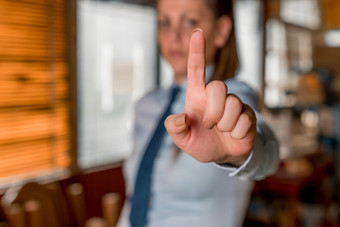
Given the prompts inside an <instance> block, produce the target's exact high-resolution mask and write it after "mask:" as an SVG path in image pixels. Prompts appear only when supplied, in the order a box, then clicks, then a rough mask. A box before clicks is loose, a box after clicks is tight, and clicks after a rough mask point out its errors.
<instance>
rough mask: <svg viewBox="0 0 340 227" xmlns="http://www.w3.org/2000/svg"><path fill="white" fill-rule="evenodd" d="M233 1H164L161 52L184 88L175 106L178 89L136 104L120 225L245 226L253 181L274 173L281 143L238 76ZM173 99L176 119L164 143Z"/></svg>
mask: <svg viewBox="0 0 340 227" xmlns="http://www.w3.org/2000/svg"><path fill="white" fill-rule="evenodd" d="M231 2H232V1H231V0H159V1H158V4H157V10H158V23H159V30H158V35H159V36H158V39H159V45H160V50H161V53H162V55H163V57H164V58H165V59H166V60H167V61H168V62H169V63H170V65H171V67H172V68H173V70H174V74H175V84H174V86H173V87H179V88H180V92H179V93H178V94H177V95H176V96H174V97H175V99H174V101H173V99H172V98H170V96H171V94H172V91H171V90H175V89H168V90H162V89H158V90H156V91H153V92H151V93H150V94H147V95H146V96H145V97H144V98H142V99H141V100H140V101H139V103H138V105H137V110H136V111H137V112H136V125H135V152H134V153H133V155H132V157H131V158H130V159H129V160H128V161H127V162H126V163H125V166H124V175H125V180H126V189H127V190H126V194H127V200H126V202H125V204H124V208H123V211H122V213H121V217H120V221H119V225H118V226H133V227H134V226H157V227H167V226H176V227H177V226H195V227H196V226H241V225H242V223H243V219H244V216H245V211H246V208H247V203H248V200H249V196H250V192H251V186H252V182H251V180H253V179H261V178H263V177H265V176H267V175H268V174H271V173H273V172H274V171H275V169H276V166H277V163H278V146H277V142H276V140H275V138H274V136H273V135H272V133H271V131H270V130H269V129H268V128H267V127H266V125H265V124H264V122H263V121H262V119H261V116H260V115H259V114H258V112H257V96H256V94H255V92H254V91H253V90H251V89H250V88H249V87H248V86H247V85H245V84H244V83H242V82H239V81H237V80H236V79H234V78H233V76H234V74H235V71H236V69H237V67H238V61H237V52H236V45H235V34H234V28H233V14H232V3H231ZM196 28H200V29H196ZM203 33H204V35H205V37H204V35H203ZM206 81H211V82H210V83H208V84H207V85H206V83H205V82H206ZM170 99H171V100H170ZM168 103H172V104H171V105H169V106H170V107H169V108H170V110H171V112H172V113H175V114H173V115H170V116H169V117H167V119H166V121H165V127H166V129H167V131H168V134H165V135H164V136H161V137H160V138H159V135H161V128H162V125H163V122H164V120H163V119H162V117H163V116H162V115H163V112H166V113H165V115H168V113H167V111H165V110H166V109H167V105H168ZM159 119H161V120H159ZM158 121H160V122H161V124H160V125H161V126H159V125H158ZM154 131H155V133H154ZM157 143H158V144H159V147H158V146H156V145H155V144H157ZM150 147H151V148H150ZM152 147H153V149H152ZM155 147H156V148H155ZM150 150H156V151H155V152H154V154H153V155H150V154H151V153H152V152H153V151H150ZM146 160H147V161H148V160H149V161H150V160H152V161H151V162H147V161H146ZM145 163H147V164H145ZM147 169H148V170H149V171H151V173H150V174H149V175H148V174H146V173H147V172H148V171H147ZM147 175H148V176H147ZM143 177H144V178H143ZM145 179H148V180H145ZM149 181H150V182H149ZM143 184H144V185H143ZM145 185H147V186H145ZM145 201H146V202H145ZM140 204H144V205H142V206H140Z"/></svg>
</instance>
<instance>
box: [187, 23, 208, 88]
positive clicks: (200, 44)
mask: <svg viewBox="0 0 340 227" xmlns="http://www.w3.org/2000/svg"><path fill="white" fill-rule="evenodd" d="M194 88H196V89H197V88H198V89H204V88H205V38H204V35H203V32H202V30H201V29H196V30H195V31H194V32H193V34H192V35H191V39H190V49H189V57H188V89H189V90H190V89H194Z"/></svg>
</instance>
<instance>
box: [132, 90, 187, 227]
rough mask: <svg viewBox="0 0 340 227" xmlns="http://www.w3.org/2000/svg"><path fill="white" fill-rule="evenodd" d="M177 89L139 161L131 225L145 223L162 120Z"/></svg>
mask: <svg viewBox="0 0 340 227" xmlns="http://www.w3.org/2000/svg"><path fill="white" fill-rule="evenodd" d="M179 90H180V89H179V88H178V87H174V88H172V92H171V99H170V101H169V104H168V107H167V109H166V110H165V112H164V114H163V116H162V117H161V119H160V121H159V122H158V125H157V128H156V130H155V132H154V134H153V136H152V137H151V140H150V142H149V144H148V146H147V148H146V150H145V153H144V156H143V158H142V161H141V162H140V166H139V170H138V174H137V178H136V182H135V190H134V194H133V197H132V205H131V212H130V222H131V226H132V227H142V226H144V225H145V224H146V215H147V211H148V206H149V199H150V189H151V173H152V168H153V164H154V160H155V158H156V155H157V153H158V150H159V148H160V145H161V143H162V138H163V136H164V133H165V127H164V121H165V119H166V118H167V117H168V116H169V115H170V114H171V113H170V110H171V105H172V103H173V102H174V100H175V98H176V95H177V93H178V91H179Z"/></svg>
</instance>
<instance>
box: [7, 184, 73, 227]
mask: <svg viewBox="0 0 340 227" xmlns="http://www.w3.org/2000/svg"><path fill="white" fill-rule="evenodd" d="M64 201H65V200H64V199H63V195H62V194H61V190H60V189H58V185H52V184H51V185H42V184H39V183H35V182H30V183H27V184H24V185H23V186H22V187H21V188H20V189H19V190H18V191H17V193H16V195H15V196H14V199H13V200H12V201H10V202H9V203H7V204H6V203H4V202H2V206H3V209H4V211H5V215H6V216H7V218H8V219H9V222H15V223H17V224H12V225H16V226H20V223H25V226H26V227H45V226H49V227H65V226H68V223H67V220H68V219H67V218H65V217H66V216H67V212H66V205H65V203H64ZM13 206H14V209H13ZM15 207H16V208H15ZM15 210H17V211H16V212H14V211H15ZM11 212H12V213H13V212H14V213H16V216H17V217H21V218H20V221H17V220H15V218H14V217H13V215H11ZM22 212H23V214H22ZM10 220H12V221H10Z"/></svg>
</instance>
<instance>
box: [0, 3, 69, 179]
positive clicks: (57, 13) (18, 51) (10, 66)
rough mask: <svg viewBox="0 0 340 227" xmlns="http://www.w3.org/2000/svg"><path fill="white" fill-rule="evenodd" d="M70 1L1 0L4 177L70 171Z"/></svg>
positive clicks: (0, 159) (0, 155) (0, 175)
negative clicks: (68, 20)
mask: <svg viewBox="0 0 340 227" xmlns="http://www.w3.org/2000/svg"><path fill="white" fill-rule="evenodd" d="M68 3H69V1H66V0H50V1H46V0H44V1H43V0H25V1H12V0H0V180H1V182H4V181H7V182H8V180H10V179H11V180H13V179H16V180H18V179H21V180H22V179H26V178H28V177H29V178H31V177H37V176H41V175H46V174H47V173H57V172H60V171H64V170H66V169H68V167H69V166H70V164H71V158H70V157H71V155H70V146H71V142H70V137H71V127H70V93H69V89H70V85H69V82H70V78H69V65H68V35H67V34H68V32H67V31H68V30H67V29H68V27H67V18H68V17H67V12H68V10H67V9H68Z"/></svg>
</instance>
